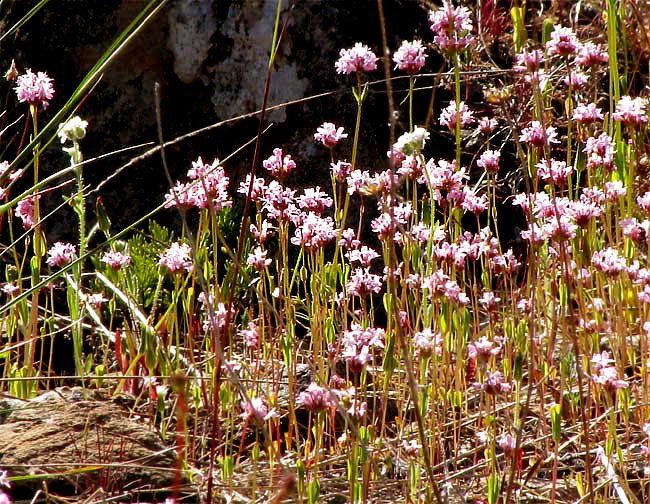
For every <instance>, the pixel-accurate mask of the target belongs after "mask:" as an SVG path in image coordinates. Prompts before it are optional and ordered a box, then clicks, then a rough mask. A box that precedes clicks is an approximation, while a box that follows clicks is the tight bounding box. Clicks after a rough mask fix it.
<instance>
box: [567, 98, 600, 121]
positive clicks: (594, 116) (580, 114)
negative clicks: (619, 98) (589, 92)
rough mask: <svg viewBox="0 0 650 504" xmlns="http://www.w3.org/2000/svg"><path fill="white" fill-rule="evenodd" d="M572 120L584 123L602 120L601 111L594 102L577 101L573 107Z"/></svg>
mask: <svg viewBox="0 0 650 504" xmlns="http://www.w3.org/2000/svg"><path fill="white" fill-rule="evenodd" d="M573 120H574V121H577V122H580V123H584V124H587V123H592V122H596V121H602V120H603V112H602V110H600V109H599V108H598V107H597V106H596V104H595V103H588V104H586V105H585V104H584V103H579V104H578V105H576V107H575V108H574V109H573Z"/></svg>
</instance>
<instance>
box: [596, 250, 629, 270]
mask: <svg viewBox="0 0 650 504" xmlns="http://www.w3.org/2000/svg"><path fill="white" fill-rule="evenodd" d="M591 263H592V264H593V265H594V267H595V268H596V269H597V270H598V271H602V272H603V273H607V274H608V275H611V276H616V275H618V274H619V273H621V272H622V271H624V270H625V267H626V261H625V257H622V256H621V255H620V254H619V253H618V250H616V249H615V248H612V247H607V248H605V249H603V250H597V251H596V252H594V253H593V254H592V256H591Z"/></svg>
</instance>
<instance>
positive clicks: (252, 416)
mask: <svg viewBox="0 0 650 504" xmlns="http://www.w3.org/2000/svg"><path fill="white" fill-rule="evenodd" d="M240 406H241V408H242V409H243V410H244V412H243V413H242V415H241V416H242V418H244V419H246V420H247V421H249V422H250V421H254V422H265V421H267V420H269V419H271V418H277V417H278V416H280V415H278V412H277V411H276V410H275V408H273V409H271V410H269V408H268V406H267V405H266V401H264V399H262V398H261V397H251V398H249V399H245V400H243V401H241V403H240Z"/></svg>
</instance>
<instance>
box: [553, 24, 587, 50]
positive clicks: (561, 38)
mask: <svg viewBox="0 0 650 504" xmlns="http://www.w3.org/2000/svg"><path fill="white" fill-rule="evenodd" d="M580 45H581V44H580V42H579V41H578V39H577V37H576V34H575V33H574V32H573V30H572V29H571V28H566V27H564V26H556V27H555V28H554V29H553V32H552V33H551V39H550V40H549V41H548V42H546V51H547V52H548V54H549V55H550V56H554V55H558V56H562V57H566V56H570V55H572V54H574V53H575V52H576V51H577V50H578V49H579V48H580Z"/></svg>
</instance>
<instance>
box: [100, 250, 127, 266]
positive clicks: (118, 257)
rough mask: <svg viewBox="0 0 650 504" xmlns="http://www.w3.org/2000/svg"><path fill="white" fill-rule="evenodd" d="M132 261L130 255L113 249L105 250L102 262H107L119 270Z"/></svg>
mask: <svg viewBox="0 0 650 504" xmlns="http://www.w3.org/2000/svg"><path fill="white" fill-rule="evenodd" d="M131 261H132V259H131V256H130V255H127V254H123V253H122V252H116V251H112V250H109V251H107V252H105V253H104V255H103V256H102V258H101V262H103V263H106V264H107V265H108V266H110V267H111V268H113V269H114V270H118V269H120V268H121V267H123V266H127V265H129V264H131Z"/></svg>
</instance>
